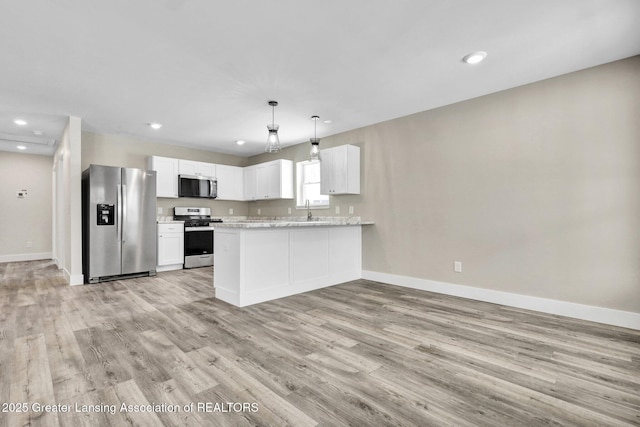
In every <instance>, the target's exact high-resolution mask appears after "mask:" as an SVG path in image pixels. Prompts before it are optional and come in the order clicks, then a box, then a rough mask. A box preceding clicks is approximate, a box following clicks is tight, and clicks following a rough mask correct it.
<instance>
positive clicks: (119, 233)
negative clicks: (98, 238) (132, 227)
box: [116, 184, 122, 242]
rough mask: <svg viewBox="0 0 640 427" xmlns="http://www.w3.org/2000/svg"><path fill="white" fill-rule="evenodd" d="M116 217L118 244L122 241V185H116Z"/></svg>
mask: <svg viewBox="0 0 640 427" xmlns="http://www.w3.org/2000/svg"><path fill="white" fill-rule="evenodd" d="M117 193H118V215H117V217H116V222H117V225H118V226H117V227H116V235H117V239H118V242H121V241H122V185H120V184H118V191H117Z"/></svg>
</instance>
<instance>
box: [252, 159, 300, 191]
mask: <svg viewBox="0 0 640 427" xmlns="http://www.w3.org/2000/svg"><path fill="white" fill-rule="evenodd" d="M244 178H245V184H244V188H245V194H244V196H245V200H267V199H293V162H292V161H291V160H274V161H271V162H267V163H260V164H257V165H254V166H248V167H246V168H245V175H244Z"/></svg>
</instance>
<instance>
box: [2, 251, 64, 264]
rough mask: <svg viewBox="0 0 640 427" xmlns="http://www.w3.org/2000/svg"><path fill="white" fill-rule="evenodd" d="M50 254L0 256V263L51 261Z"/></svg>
mask: <svg viewBox="0 0 640 427" xmlns="http://www.w3.org/2000/svg"><path fill="white" fill-rule="evenodd" d="M52 256H53V254H52V253H51V252H36V253H30V254H11V255H0V262H20V261H37V260H40V259H51V258H52Z"/></svg>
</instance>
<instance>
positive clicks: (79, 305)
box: [0, 261, 640, 427]
mask: <svg viewBox="0 0 640 427" xmlns="http://www.w3.org/2000/svg"><path fill="white" fill-rule="evenodd" d="M123 403H125V404H126V405H156V406H155V407H153V408H147V409H152V411H145V412H140V411H133V410H132V411H122V410H121V405H122V404H123ZM192 403H193V404H194V408H193V410H192V411H188V410H185V405H187V409H190V407H189V406H188V405H190V404H192ZM0 404H1V405H3V407H2V408H0V410H4V411H8V412H0V427H13V426H22V425H43V426H121V425H140V426H160V425H165V426H203V425H216V426H217V425H219V426H251V425H272V426H287V425H290V426H315V425H319V426H342V425H352V426H447V425H451V426H559V425H566V426H628V425H636V426H637V425H640V331H634V330H630V329H624V328H617V327H611V326H605V325H601V324H596V323H590V322H585V321H579V320H574V319H568V318H562V317H559V316H552V315H546V314H541V313H536V312H530V311H526V310H520V309H515V308H510V307H504V306H499V305H494V304H488V303H481V302H477V301H471V300H465V299H461V298H454V297H448V296H443V295H438V294H433V293H429V292H423V291H416V290H411V289H404V288H400V287H395V286H391V285H386V284H381V283H375V282H369V281H364V280H359V281H354V282H349V283H345V284H342V285H339V286H334V287H331V288H326V289H322V290H319V291H314V292H309V293H306V294H303V295H297V296H294V297H289V298H284V299H280V300H276V301H272V302H267V303H263V304H259V305H256V306H251V307H248V308H243V309H240V308H236V307H233V306H230V305H228V304H226V303H224V302H221V301H218V300H216V299H215V298H214V290H213V288H212V269H211V268H201V269H195V270H184V271H176V272H167V273H159V274H158V276H156V277H154V278H141V279H130V280H123V281H116V282H110V283H106V284H100V285H87V286H75V287H69V286H67V285H65V283H64V280H63V277H62V275H61V273H60V272H59V271H58V270H57V269H56V268H55V266H54V265H53V264H52V263H51V262H50V261H32V262H20V263H5V264H0ZM9 404H13V405H9ZM16 404H18V405H16ZM19 404H26V405H27V408H26V409H27V410H26V411H23V412H17V411H18V410H19V409H23V407H22V406H20V405H19ZM38 404H41V405H45V404H48V405H58V407H57V408H58V409H60V410H63V409H64V408H65V407H67V406H66V405H69V406H68V408H69V412H55V411H54V410H53V409H55V407H54V408H49V409H46V410H42V408H37V405H38ZM198 404H200V405H201V407H200V410H198V409H199V408H198ZM206 404H209V406H208V407H207V406H206ZM243 404H245V406H244V408H243V406H242V405H243ZM34 405H36V406H34ZM161 405H164V406H161ZM169 405H178V406H177V410H176V409H175V408H173V409H174V410H173V411H171V410H168V408H170V406H169ZM216 405H217V406H216ZM251 405H254V406H251ZM39 409H40V410H39ZM131 409H135V408H131ZM138 409H140V408H138ZM242 409H245V410H242ZM256 409H257V411H256Z"/></svg>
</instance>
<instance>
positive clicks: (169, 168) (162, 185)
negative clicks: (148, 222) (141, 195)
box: [150, 156, 179, 198]
mask: <svg viewBox="0 0 640 427" xmlns="http://www.w3.org/2000/svg"><path fill="white" fill-rule="evenodd" d="M178 163H179V161H178V159H171V158H168V157H157V156H153V157H151V166H150V169H151V170H154V171H156V197H169V198H175V197H178Z"/></svg>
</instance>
